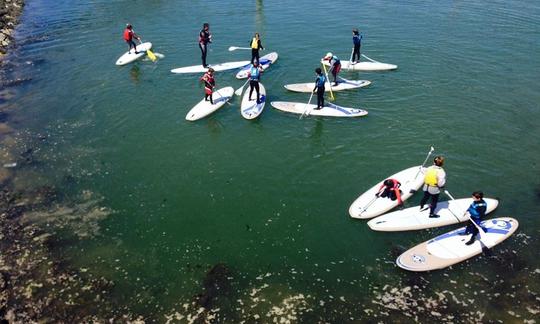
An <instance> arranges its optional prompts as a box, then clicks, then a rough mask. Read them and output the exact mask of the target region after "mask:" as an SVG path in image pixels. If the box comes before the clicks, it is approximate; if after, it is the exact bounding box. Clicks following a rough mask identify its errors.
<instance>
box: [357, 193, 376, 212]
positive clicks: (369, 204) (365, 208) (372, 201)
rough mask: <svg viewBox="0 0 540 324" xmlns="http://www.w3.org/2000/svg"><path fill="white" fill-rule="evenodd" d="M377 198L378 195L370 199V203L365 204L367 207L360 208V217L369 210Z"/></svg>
mask: <svg viewBox="0 0 540 324" xmlns="http://www.w3.org/2000/svg"><path fill="white" fill-rule="evenodd" d="M377 198H379V195H378V193H377V195H375V197H374V198H373V199H371V201H370V202H368V203H367V205H366V206H365V207H364V208H362V210H361V211H360V215H362V214H363V213H364V212H365V211H366V210H367V209H368V208H369V206H371V205H372V204H373V203H374V202H375V200H377Z"/></svg>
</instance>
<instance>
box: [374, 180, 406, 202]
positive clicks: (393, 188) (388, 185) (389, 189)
mask: <svg viewBox="0 0 540 324" xmlns="http://www.w3.org/2000/svg"><path fill="white" fill-rule="evenodd" d="M399 187H401V183H400V182H399V181H397V180H396V179H386V180H384V182H383V183H382V185H381V186H380V187H379V191H377V193H376V194H375V196H377V197H382V198H385V197H388V198H390V200H396V199H397V201H398V204H399V205H402V204H403V201H401V190H400V189H399Z"/></svg>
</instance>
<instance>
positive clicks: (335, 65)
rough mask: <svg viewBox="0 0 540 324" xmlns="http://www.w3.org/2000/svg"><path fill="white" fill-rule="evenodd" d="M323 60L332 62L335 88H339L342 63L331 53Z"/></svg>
mask: <svg viewBox="0 0 540 324" xmlns="http://www.w3.org/2000/svg"><path fill="white" fill-rule="evenodd" d="M323 60H325V61H328V62H330V72H331V73H332V76H334V86H337V75H338V73H339V71H341V61H340V60H339V58H338V57H337V56H335V55H334V54H332V53H330V52H328V53H327V54H326V55H325V56H324V57H323Z"/></svg>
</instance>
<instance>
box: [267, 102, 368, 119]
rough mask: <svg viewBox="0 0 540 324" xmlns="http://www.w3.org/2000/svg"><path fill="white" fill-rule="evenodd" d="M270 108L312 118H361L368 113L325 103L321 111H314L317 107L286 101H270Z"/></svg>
mask: <svg viewBox="0 0 540 324" xmlns="http://www.w3.org/2000/svg"><path fill="white" fill-rule="evenodd" d="M270 104H271V105H272V107H274V108H276V109H278V110H281V111H285V112H290V113H293V114H305V113H307V115H312V116H328V117H361V116H366V115H367V114H368V112H367V111H366V110H363V109H359V108H348V107H341V106H338V105H335V104H332V103H326V104H325V106H324V107H323V108H322V109H319V110H317V109H315V108H317V105H314V104H309V105H308V104H306V103H303V102H287V101H272V102H271V103H270Z"/></svg>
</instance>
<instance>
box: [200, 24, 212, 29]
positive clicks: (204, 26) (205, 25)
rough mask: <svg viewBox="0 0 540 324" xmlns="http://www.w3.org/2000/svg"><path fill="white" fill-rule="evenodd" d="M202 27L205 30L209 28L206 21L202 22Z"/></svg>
mask: <svg viewBox="0 0 540 324" xmlns="http://www.w3.org/2000/svg"><path fill="white" fill-rule="evenodd" d="M202 28H203V29H205V30H206V29H208V28H210V25H209V24H208V23H204V24H203V25H202Z"/></svg>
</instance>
